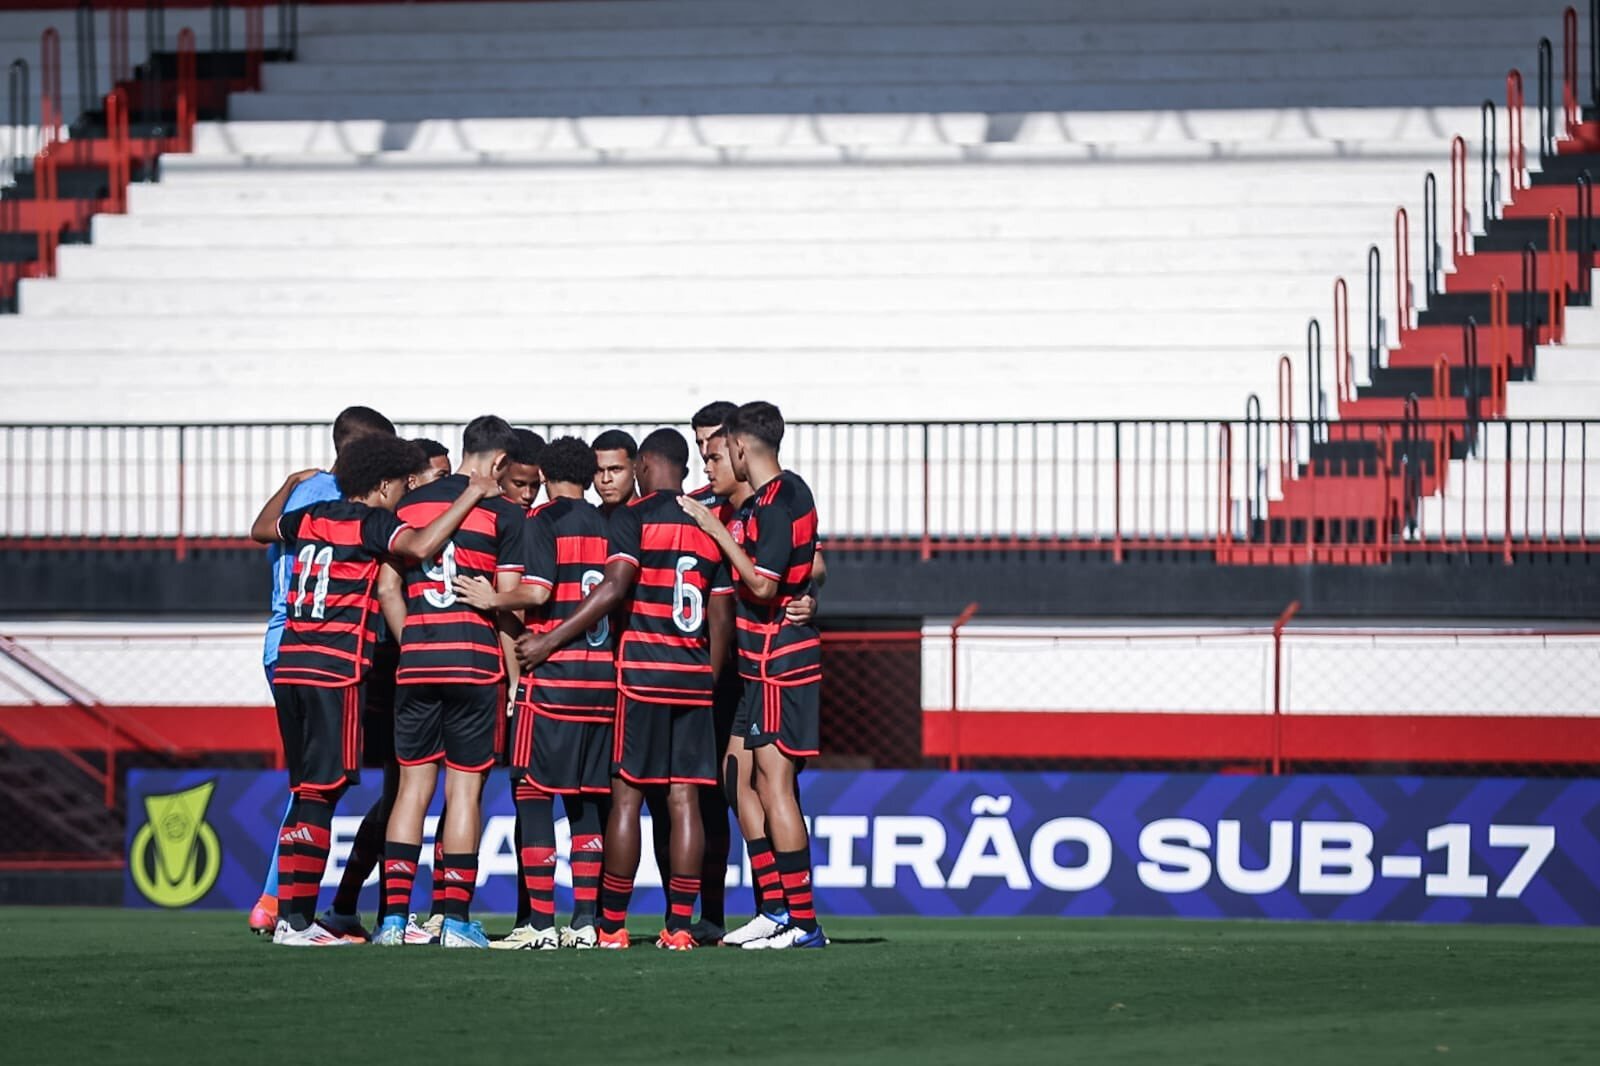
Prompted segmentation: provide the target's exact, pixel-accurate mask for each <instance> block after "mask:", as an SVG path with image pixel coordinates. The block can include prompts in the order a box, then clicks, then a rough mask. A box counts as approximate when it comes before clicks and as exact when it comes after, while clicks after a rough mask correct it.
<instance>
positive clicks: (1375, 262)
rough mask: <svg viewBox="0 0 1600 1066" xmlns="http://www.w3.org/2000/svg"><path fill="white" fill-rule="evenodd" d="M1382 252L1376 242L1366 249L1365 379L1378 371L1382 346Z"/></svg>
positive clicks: (1369, 379) (1370, 377)
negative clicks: (1379, 353)
mask: <svg viewBox="0 0 1600 1066" xmlns="http://www.w3.org/2000/svg"><path fill="white" fill-rule="evenodd" d="M1382 274H1383V253H1381V252H1379V251H1378V246H1377V245H1376V244H1374V245H1372V246H1371V247H1370V248H1368V249H1367V380H1368V381H1371V380H1372V376H1373V375H1374V374H1376V373H1377V372H1378V351H1379V349H1380V348H1382V347H1383V277H1382Z"/></svg>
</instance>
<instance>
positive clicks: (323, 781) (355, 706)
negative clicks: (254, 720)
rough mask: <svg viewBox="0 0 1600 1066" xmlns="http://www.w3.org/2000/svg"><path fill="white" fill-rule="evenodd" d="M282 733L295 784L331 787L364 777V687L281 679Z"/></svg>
mask: <svg viewBox="0 0 1600 1066" xmlns="http://www.w3.org/2000/svg"><path fill="white" fill-rule="evenodd" d="M272 701H273V703H275V704H277V707H278V736H279V737H280V738H281V739H282V740H283V761H284V764H285V765H286V766H288V768H289V787H290V788H291V789H302V788H304V789H307V790H318V791H324V790H332V789H336V788H340V787H342V786H344V785H347V784H349V785H353V784H356V783H357V782H359V781H360V780H361V686H360V685H346V686H344V687H343V688H321V687H319V686H315V685H289V684H283V683H279V684H276V685H274V686H273V687H272Z"/></svg>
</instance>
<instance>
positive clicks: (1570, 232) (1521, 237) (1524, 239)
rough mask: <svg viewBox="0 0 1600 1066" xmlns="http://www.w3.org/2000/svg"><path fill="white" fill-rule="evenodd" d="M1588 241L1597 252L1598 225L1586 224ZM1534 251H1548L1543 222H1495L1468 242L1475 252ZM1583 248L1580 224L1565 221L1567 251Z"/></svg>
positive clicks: (1579, 221)
mask: <svg viewBox="0 0 1600 1066" xmlns="http://www.w3.org/2000/svg"><path fill="white" fill-rule="evenodd" d="M1590 227H1591V228H1590V234H1589V237H1590V241H1591V243H1592V244H1593V246H1594V247H1596V248H1600V223H1597V222H1591V223H1590ZM1530 244H1531V245H1533V247H1534V249H1535V250H1536V251H1540V252H1544V251H1548V250H1549V244H1550V222H1549V220H1548V219H1543V218H1497V219H1495V220H1494V221H1492V222H1490V223H1489V226H1488V232H1486V233H1483V234H1481V235H1479V236H1476V237H1474V238H1473V239H1472V250H1473V251H1475V252H1520V251H1522V250H1523V249H1524V248H1526V247H1527V246H1528V245H1530ZM1582 245H1583V220H1582V219H1579V218H1569V219H1567V247H1568V248H1569V249H1571V250H1572V251H1577V250H1578V249H1579V248H1581V247H1582Z"/></svg>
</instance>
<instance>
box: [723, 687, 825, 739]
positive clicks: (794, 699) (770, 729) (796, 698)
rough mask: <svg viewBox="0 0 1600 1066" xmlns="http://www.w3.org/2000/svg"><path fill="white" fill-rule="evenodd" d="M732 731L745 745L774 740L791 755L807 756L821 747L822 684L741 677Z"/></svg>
mask: <svg viewBox="0 0 1600 1066" xmlns="http://www.w3.org/2000/svg"><path fill="white" fill-rule="evenodd" d="M733 735H734V736H736V737H743V738H744V746H745V747H746V748H751V749H754V748H762V747H766V746H767V745H768V744H775V745H777V748H778V750H779V751H781V752H783V753H784V754H785V755H787V756H789V757H790V758H794V759H809V758H811V757H813V756H815V755H816V754H817V753H818V752H819V751H820V750H821V748H822V743H821V741H822V684H821V682H818V681H813V682H810V683H809V684H804V685H774V684H771V683H769V682H766V681H757V680H754V679H752V678H745V682H744V692H743V694H742V695H741V696H740V699H739V711H738V713H737V714H735V715H734V718H733Z"/></svg>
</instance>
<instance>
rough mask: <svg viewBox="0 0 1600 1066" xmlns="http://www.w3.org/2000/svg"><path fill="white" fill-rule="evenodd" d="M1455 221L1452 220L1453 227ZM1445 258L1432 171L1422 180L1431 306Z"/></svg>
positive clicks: (1424, 260) (1436, 183)
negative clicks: (1442, 261) (1440, 242)
mask: <svg viewBox="0 0 1600 1066" xmlns="http://www.w3.org/2000/svg"><path fill="white" fill-rule="evenodd" d="M1452 195H1454V194H1453V193H1452ZM1454 221H1455V220H1454V219H1452V220H1451V223H1452V225H1453V224H1454ZM1443 257H1444V249H1443V248H1441V247H1439V180H1438V179H1437V178H1435V177H1434V176H1433V171H1431V170H1430V171H1428V173H1427V175H1426V176H1424V177H1423V179H1422V290H1423V293H1424V294H1425V295H1426V296H1427V298H1428V303H1429V304H1432V302H1433V298H1434V297H1435V296H1437V295H1439V273H1440V271H1441V269H1442V267H1441V263H1440V261H1441V259H1442V258H1443ZM1338 357H1339V353H1338V352H1335V353H1334V358H1335V359H1337V358H1338Z"/></svg>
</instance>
